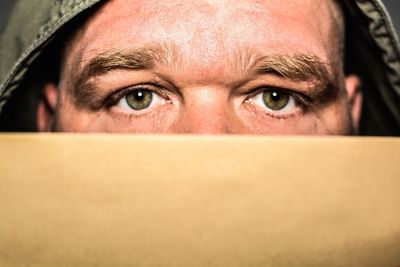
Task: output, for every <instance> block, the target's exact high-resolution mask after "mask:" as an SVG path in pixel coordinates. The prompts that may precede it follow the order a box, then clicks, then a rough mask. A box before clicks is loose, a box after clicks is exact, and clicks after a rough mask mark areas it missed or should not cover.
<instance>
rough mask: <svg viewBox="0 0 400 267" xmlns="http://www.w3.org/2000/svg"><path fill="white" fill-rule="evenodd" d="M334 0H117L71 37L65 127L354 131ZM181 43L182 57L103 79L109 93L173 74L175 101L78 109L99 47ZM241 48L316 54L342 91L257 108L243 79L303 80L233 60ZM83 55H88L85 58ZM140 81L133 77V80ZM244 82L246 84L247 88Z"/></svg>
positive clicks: (61, 119) (63, 97) (59, 125)
mask: <svg viewBox="0 0 400 267" xmlns="http://www.w3.org/2000/svg"><path fill="white" fill-rule="evenodd" d="M334 12H336V13H338V11H337V7H335V6H334V4H333V1H322V2H321V1H318V3H317V2H316V1H315V0H305V1H301V2H299V1H295V0H279V1H278V0H268V1H266V0H265V1H251V0H231V1H217V0H208V1H202V0H200V1H199V0H196V1H187V0H164V1H158V0H146V1H140V0H137V1H133V0H132V1H125V0H112V1H109V2H107V3H106V4H104V5H103V6H102V7H101V8H100V9H99V10H98V11H97V12H96V13H95V14H94V15H93V16H92V17H91V18H90V19H89V20H88V21H87V22H86V24H85V25H84V27H82V29H81V30H80V31H78V32H77V33H76V34H75V35H74V37H73V38H72V40H71V41H70V42H69V44H68V46H67V48H66V51H65V55H64V62H63V63H64V67H63V70H62V73H61V83H60V85H59V88H58V92H59V93H58V98H57V99H58V102H57V105H56V107H55V109H56V110H55V114H56V125H55V129H56V130H57V131H74V132H82V131H83V132H131V133H211V134H224V133H238V134H273V135H274V134H350V133H351V131H352V128H353V126H352V124H353V120H352V117H351V110H350V109H351V106H350V104H349V100H348V95H347V93H346V88H345V77H344V75H343V73H342V67H341V64H342V62H341V60H340V59H339V60H338V58H340V48H339V47H340V41H341V40H340V38H338V37H337V36H334V34H333V31H332V27H335V24H334V23H333V20H334V19H335V18H334V16H333V13H334ZM154 43H173V44H174V47H175V48H176V49H177V50H179V54H180V57H179V64H171V65H164V66H158V67H156V68H155V69H154V70H148V71H114V72H112V73H108V74H105V75H104V76H103V77H98V78H97V80H96V81H97V84H99V92H102V93H104V92H106V91H107V90H112V89H114V88H117V87H118V88H119V87H121V86H130V85H132V84H140V83H144V82H146V81H148V80H151V79H155V78H154V77H156V78H157V79H159V78H160V77H168V78H169V81H172V82H173V83H174V85H175V86H176V87H177V88H178V90H179V94H178V93H177V94H175V95H174V93H171V95H170V99H168V101H166V103H164V104H162V105H159V106H155V107H152V108H150V109H149V110H147V111H143V112H141V113H139V114H134V115H131V116H129V114H124V113H123V112H122V111H121V110H118V108H117V107H111V108H104V109H101V110H98V111H90V110H88V109H85V108H78V107H76V106H75V104H74V99H73V97H74V96H73V95H72V94H71V91H72V88H71V84H73V83H72V80H73V79H74V75H75V74H76V73H79V70H80V69H81V68H82V67H83V65H84V64H85V63H86V62H88V61H89V60H90V59H91V58H93V57H94V56H95V55H97V54H98V53H101V52H102V51H106V50H118V49H134V48H138V47H141V46H144V45H146V44H154ZM238 48H246V49H251V50H254V51H256V53H259V54H285V55H295V54H298V53H304V54H313V55H316V56H318V57H319V58H321V59H322V60H323V61H324V62H327V64H328V70H329V73H330V75H332V76H334V77H337V78H338V79H337V80H338V85H337V86H338V90H339V94H338V97H337V98H336V99H334V100H333V101H331V102H329V103H325V104H324V105H322V106H319V107H316V108H315V109H313V110H312V111H311V110H307V111H302V112H297V113H295V115H292V116H287V117H286V118H276V117H273V116H270V115H269V114H267V112H265V111H264V110H262V108H261V107H254V105H253V106H252V105H251V104H250V102H249V101H247V102H246V98H247V97H248V95H247V92H249V91H251V90H252V88H249V89H248V90H247V91H246V93H243V94H237V93H235V92H236V91H235V90H237V88H235V87H234V86H233V85H234V84H238V80H239V78H240V79H245V80H247V81H251V82H253V83H256V82H257V81H258V80H259V81H260V82H258V84H261V83H262V84H265V85H273V86H279V87H281V86H282V87H285V88H287V87H289V88H291V87H296V86H297V83H296V82H293V81H285V79H282V78H280V79H277V78H276V77H269V76H265V75H264V76H263V77H259V76H257V75H255V74H254V73H252V74H245V73H238V72H237V71H236V70H234V69H233V68H232V65H233V63H232V62H230V60H231V59H232V58H233V55H234V54H235V53H237V50H238ZM78 63H79V64H78ZM130 83H131V84H130ZM238 90H239V89H238Z"/></svg>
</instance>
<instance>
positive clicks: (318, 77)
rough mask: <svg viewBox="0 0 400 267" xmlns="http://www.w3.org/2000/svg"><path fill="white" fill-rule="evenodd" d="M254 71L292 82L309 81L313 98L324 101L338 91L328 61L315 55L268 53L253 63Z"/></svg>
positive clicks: (335, 78) (335, 79)
mask: <svg viewBox="0 0 400 267" xmlns="http://www.w3.org/2000/svg"><path fill="white" fill-rule="evenodd" d="M254 65H255V66H256V71H257V72H258V73H261V74H265V73H267V74H272V75H275V76H279V77H282V78H286V79H289V80H291V81H294V82H308V83H310V85H313V86H311V88H310V89H311V90H312V91H313V92H312V94H313V95H314V98H315V100H317V101H319V102H326V101H327V100H329V99H332V98H333V97H335V96H336V94H337V93H338V91H339V90H338V89H339V88H338V82H337V80H338V78H337V77H332V76H331V75H330V73H329V70H328V66H329V63H328V62H326V61H324V60H322V59H320V58H319V57H317V56H315V55H310V54H296V55H290V56H288V55H275V54H274V55H268V56H265V57H261V58H259V59H257V60H256V61H255V63H254Z"/></svg>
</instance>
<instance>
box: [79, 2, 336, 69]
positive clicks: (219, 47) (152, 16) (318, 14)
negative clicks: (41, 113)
mask: <svg viewBox="0 0 400 267" xmlns="http://www.w3.org/2000/svg"><path fill="white" fill-rule="evenodd" d="M335 9H336V8H335V7H334V4H333V1H315V0H303V1H297V0H263V1H255V0H230V1H228V0H219V1H218V0H193V1H190V0H163V1H159V0H146V1H144V0H137V1H133V0H132V1H125V0H112V1H108V2H107V3H106V4H104V5H103V6H102V7H101V8H100V9H99V10H98V11H97V12H96V13H95V14H94V15H93V16H92V17H91V18H90V19H89V21H88V22H87V23H86V25H85V27H84V28H83V30H82V31H81V32H80V34H79V37H77V38H76V39H75V40H74V42H73V50H75V51H79V52H80V54H81V57H82V58H83V59H84V60H89V59H90V58H91V57H93V56H95V55H96V54H98V53H100V52H102V51H104V50H115V49H130V48H136V47H142V46H145V45H146V44H155V43H170V44H171V43H172V44H174V45H175V46H176V47H177V48H178V49H179V51H180V52H181V54H182V55H183V56H184V57H186V58H190V60H191V62H192V63H193V62H197V63H199V62H206V63H208V64H210V63H213V62H218V61H220V59H221V58H222V57H226V54H227V53H235V51H238V49H239V48H248V49H255V50H257V51H261V53H266V54H289V55H290V54H297V53H299V52H301V53H304V54H313V55H317V56H318V57H320V58H321V59H323V60H326V61H331V60H330V57H332V54H334V53H332V51H333V50H335V46H336V45H335V44H334V42H332V38H333V37H332V28H333V27H334V26H333V25H334V24H333V21H334V15H333V14H334V12H336V11H335ZM242 51H243V49H242Z"/></svg>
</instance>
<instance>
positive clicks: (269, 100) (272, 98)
mask: <svg viewBox="0 0 400 267" xmlns="http://www.w3.org/2000/svg"><path fill="white" fill-rule="evenodd" d="M262 97H263V102H264V104H265V105H266V106H267V107H268V108H269V109H272V110H281V109H283V108H285V107H286V105H287V104H288V103H289V100H290V96H289V94H288V93H286V92H284V91H280V90H268V91H264V92H263V95H262Z"/></svg>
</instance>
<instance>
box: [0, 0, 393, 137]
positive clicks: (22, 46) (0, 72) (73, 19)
mask: <svg viewBox="0 0 400 267" xmlns="http://www.w3.org/2000/svg"><path fill="white" fill-rule="evenodd" d="M105 1H106V0H20V1H18V2H17V3H16V4H15V7H14V10H13V13H12V14H11V16H10V20H9V22H8V24H7V25H6V27H5V29H4V31H3V33H2V35H1V36H0V130H2V131H35V130H36V127H35V117H36V106H37V103H38V99H39V97H40V85H41V84H40V78H38V77H41V76H43V75H47V74H48V72H52V71H54V69H56V68H55V67H53V66H56V64H55V63H54V62H56V61H57V60H59V59H57V57H56V56H55V53H52V52H51V51H57V48H58V47H59V45H60V43H58V42H57V39H58V38H59V37H60V36H63V35H65V34H66V33H65V32H66V29H67V28H68V27H71V25H74V26H73V27H79V22H77V21H79V18H82V17H84V16H85V14H87V13H88V12H90V10H94V9H95V8H96V5H100V4H101V2H105ZM340 2H341V3H340V4H341V5H342V8H343V11H344V14H345V19H346V43H345V72H346V73H356V74H358V75H359V76H360V77H361V79H362V83H363V86H362V91H363V109H362V115H361V125H360V134H361V135H400V48H399V41H398V38H397V36H396V33H395V30H394V28H393V25H392V22H391V20H390V18H389V15H388V12H387V11H386V9H385V8H384V6H383V4H382V2H381V1H380V0H340ZM49 66H51V67H50V68H49Z"/></svg>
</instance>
